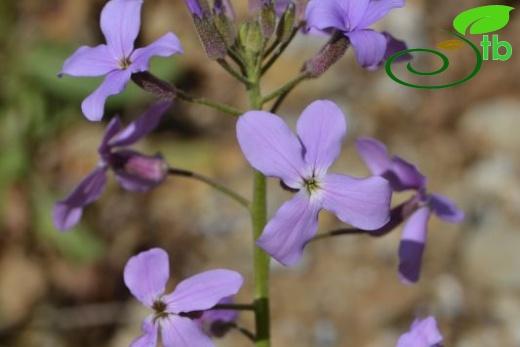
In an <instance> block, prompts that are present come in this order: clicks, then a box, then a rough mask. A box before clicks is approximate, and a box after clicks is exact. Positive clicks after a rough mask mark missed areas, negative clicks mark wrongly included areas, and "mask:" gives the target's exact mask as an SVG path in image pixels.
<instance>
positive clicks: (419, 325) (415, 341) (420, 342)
mask: <svg viewBox="0 0 520 347" xmlns="http://www.w3.org/2000/svg"><path fill="white" fill-rule="evenodd" d="M442 339H443V337H442V335H441V333H440V332H439V329H438V328H437V322H436V320H435V317H433V316H429V317H426V318H424V319H419V318H416V319H415V320H414V321H413V323H412V326H411V327H410V331H409V332H407V333H404V334H402V335H401V337H400V338H399V340H398V341H397V345H396V347H442V346H441V345H440V343H441V341H442Z"/></svg>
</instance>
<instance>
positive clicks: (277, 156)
mask: <svg viewBox="0 0 520 347" xmlns="http://www.w3.org/2000/svg"><path fill="white" fill-rule="evenodd" d="M237 138H238V143H239V144H240V148H241V149H242V152H243V153H244V156H245V157H246V159H247V161H248V162H249V163H250V164H251V166H252V167H254V168H255V169H257V170H258V171H260V172H262V173H263V174H264V175H266V176H270V177H278V178H281V179H282V180H283V181H284V183H285V184H286V185H287V186H289V187H291V188H295V189H298V188H300V187H301V185H302V183H303V182H302V178H301V176H302V174H303V173H304V170H305V164H304V161H303V157H302V146H301V144H300V141H299V140H298V138H297V137H296V136H295V135H294V134H293V133H292V131H291V130H290V129H289V127H288V126H287V125H286V124H285V122H284V121H283V120H282V119H281V118H280V117H278V116H276V115H274V114H272V113H269V112H265V111H249V112H246V113H245V114H244V115H242V116H240V118H239V119H238V122H237Z"/></svg>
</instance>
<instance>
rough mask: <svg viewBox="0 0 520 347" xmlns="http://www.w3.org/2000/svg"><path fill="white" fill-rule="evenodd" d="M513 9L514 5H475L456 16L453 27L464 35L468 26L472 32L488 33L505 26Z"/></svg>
mask: <svg viewBox="0 0 520 347" xmlns="http://www.w3.org/2000/svg"><path fill="white" fill-rule="evenodd" d="M512 10H514V7H511V6H505V5H487V6H480V7H475V8H472V9H471V10H467V11H464V12H462V13H461V14H459V15H458V16H457V17H455V19H454V20H453V27H454V28H455V30H457V31H458V32H459V33H461V34H462V35H466V30H467V29H468V28H469V33H470V34H487V33H490V32H493V31H496V30H499V29H502V28H503V27H505V26H506V24H507V22H509V12H511V11H512Z"/></svg>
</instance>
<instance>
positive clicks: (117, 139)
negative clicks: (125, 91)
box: [54, 101, 170, 231]
mask: <svg viewBox="0 0 520 347" xmlns="http://www.w3.org/2000/svg"><path fill="white" fill-rule="evenodd" d="M168 107H170V102H168V101H159V102H157V103H155V104H153V105H152V106H151V107H150V108H149V109H148V110H147V111H146V112H145V113H143V115H141V116H140V117H139V118H137V119H136V120H134V121H133V122H132V123H130V124H129V125H128V126H127V127H126V128H124V129H123V130H121V127H122V124H121V120H120V119H119V117H117V116H116V117H114V118H113V119H112V120H111V121H110V123H109V124H108V126H107V129H106V130H105V135H104V136H103V139H102V140H101V145H100V146H99V148H98V153H99V156H100V161H99V164H98V166H97V167H96V168H95V169H94V171H92V172H91V173H90V174H89V175H88V176H87V177H86V178H85V179H84V180H83V181H82V182H81V183H80V184H79V185H78V187H76V189H74V191H73V192H72V193H71V194H70V195H69V196H68V197H67V198H66V199H64V200H61V201H58V202H57V203H56V205H55V206H54V224H55V225H56V227H57V228H58V229H59V230H61V231H65V230H68V229H70V228H72V227H73V226H74V225H76V224H77V223H78V221H79V220H80V218H81V215H82V213H83V208H84V207H85V206H86V205H88V204H90V203H92V202H93V201H95V200H97V199H98V198H99V196H100V195H101V193H102V192H103V189H104V188H105V185H106V182H107V171H108V170H109V169H112V171H114V173H115V175H116V178H117V181H118V182H119V184H120V185H121V186H122V187H123V188H124V189H126V190H129V191H134V192H142V191H147V190H149V189H152V188H154V187H156V186H157V185H159V184H160V183H162V182H163V181H164V179H165V178H166V176H167V174H168V164H167V163H166V162H165V161H164V159H163V158H162V156H161V155H160V154H156V155H154V156H146V155H143V154H141V153H139V152H136V151H133V150H130V149H125V148H124V147H126V146H130V145H133V144H134V143H136V142H137V141H139V140H140V139H142V138H143V137H145V136H146V135H148V134H149V133H150V132H151V131H152V130H153V129H155V127H156V126H157V125H158V124H159V121H160V120H161V117H162V115H163V113H164V112H165V111H166V109H167V108H168Z"/></svg>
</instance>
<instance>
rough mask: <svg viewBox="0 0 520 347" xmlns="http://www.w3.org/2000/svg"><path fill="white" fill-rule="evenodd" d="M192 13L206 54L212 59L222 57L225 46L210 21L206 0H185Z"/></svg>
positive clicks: (225, 51)
mask: <svg viewBox="0 0 520 347" xmlns="http://www.w3.org/2000/svg"><path fill="white" fill-rule="evenodd" d="M186 4H187V5H188V9H189V10H190V12H191V14H192V19H193V23H194V24H195V29H196V30H197V34H198V36H199V39H200V41H201V43H202V46H204V50H205V51H206V55H207V56H208V58H210V59H212V60H216V59H222V58H224V57H225V56H226V55H227V47H226V43H225V41H224V39H223V38H222V36H220V33H219V32H218V30H217V28H215V25H214V24H213V21H212V15H211V11H210V7H209V5H208V2H207V1H206V0H186Z"/></svg>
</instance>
